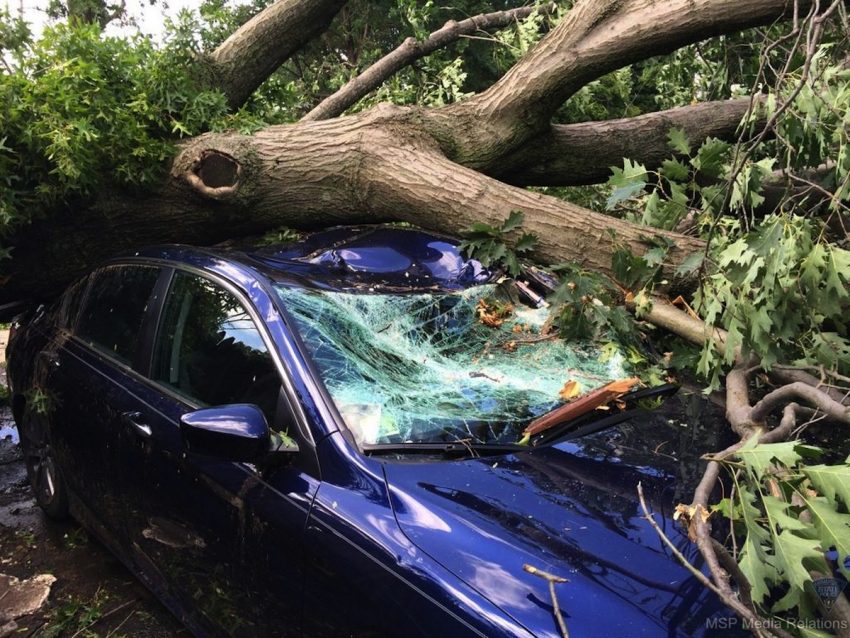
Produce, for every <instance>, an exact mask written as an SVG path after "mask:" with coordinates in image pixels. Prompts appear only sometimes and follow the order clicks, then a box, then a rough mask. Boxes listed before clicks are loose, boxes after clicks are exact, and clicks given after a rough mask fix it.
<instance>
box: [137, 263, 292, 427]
mask: <svg viewBox="0 0 850 638" xmlns="http://www.w3.org/2000/svg"><path fill="white" fill-rule="evenodd" d="M153 378H154V379H155V380H156V381H158V382H160V383H164V384H166V385H167V386H169V387H171V388H172V389H174V390H176V391H177V392H178V393H180V394H182V395H184V396H185V397H187V398H189V399H191V400H193V401H194V402H196V403H199V404H201V405H207V406H215V405H226V404H230V403H253V404H255V405H257V406H259V407H260V409H262V410H263V412H264V413H265V415H266V418H267V419H268V420H269V422H270V423H271V422H272V419H273V417H274V412H275V408H276V406H277V398H278V394H279V391H280V377H279V375H278V372H277V368H276V367H275V364H274V359H273V358H272V356H271V354H270V353H269V351H268V348H267V347H266V345H265V343H264V342H263V338H262V335H261V333H260V331H259V329H258V328H257V326H256V324H255V323H254V321H253V319H252V318H251V315H250V314H249V313H248V311H247V309H246V308H245V306H243V305H242V304H241V303H240V302H239V300H238V299H237V298H236V297H235V296H234V295H233V294H231V293H230V292H228V291H227V290H225V289H224V288H222V287H221V286H219V285H217V284H215V283H213V282H212V281H209V280H208V279H205V278H203V277H199V276H196V275H192V274H188V273H184V272H179V271H178V272H177V273H176V274H175V276H174V280H173V282H172V285H171V290H170V291H169V294H168V298H167V299H166V302H165V308H164V311H163V315H162V323H161V324H160V328H159V331H158V337H157V342H156V345H155V347H154V363H153Z"/></svg>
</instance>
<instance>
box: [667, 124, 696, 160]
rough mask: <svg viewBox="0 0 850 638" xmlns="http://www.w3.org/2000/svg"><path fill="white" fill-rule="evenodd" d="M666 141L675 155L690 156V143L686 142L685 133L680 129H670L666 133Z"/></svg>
mask: <svg viewBox="0 0 850 638" xmlns="http://www.w3.org/2000/svg"><path fill="white" fill-rule="evenodd" d="M667 140H668V142H669V144H670V148H672V149H673V150H674V151H676V152H677V153H681V154H682V155H690V154H691V143H690V141H688V136H687V135H686V134H685V131H684V130H683V129H680V128H671V129H670V131H669V132H668V133H667Z"/></svg>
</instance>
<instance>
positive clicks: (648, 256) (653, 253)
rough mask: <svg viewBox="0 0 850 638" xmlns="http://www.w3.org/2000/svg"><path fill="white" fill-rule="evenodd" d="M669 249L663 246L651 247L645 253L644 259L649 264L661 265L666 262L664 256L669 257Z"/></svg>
mask: <svg viewBox="0 0 850 638" xmlns="http://www.w3.org/2000/svg"><path fill="white" fill-rule="evenodd" d="M667 252H668V249H667V248H664V247H663V246H656V247H655V248H650V249H649V250H647V251H646V252H645V253H644V254H643V260H644V261H645V262H646V264H647V265H648V266H660V265H661V264H663V263H664V258H665V257H667Z"/></svg>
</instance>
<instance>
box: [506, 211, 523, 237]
mask: <svg viewBox="0 0 850 638" xmlns="http://www.w3.org/2000/svg"><path fill="white" fill-rule="evenodd" d="M524 219H525V213H523V212H521V211H518V210H512V211H511V213H510V215H508V218H507V219H506V220H505V221H504V222H502V228H501V231H502V233H509V232H511V231H512V230H516V229H517V228H519V227H520V226H522V222H523V220H524Z"/></svg>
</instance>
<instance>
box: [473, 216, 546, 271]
mask: <svg viewBox="0 0 850 638" xmlns="http://www.w3.org/2000/svg"><path fill="white" fill-rule="evenodd" d="M524 218H525V214H524V213H522V212H521V211H516V210H515V211H512V212H511V213H510V215H508V217H507V219H505V221H504V222H503V223H502V225H501V226H491V225H489V224H485V223H483V222H476V223H475V224H473V225H472V228H470V229H469V230H468V231H467V233H466V239H464V240H463V242H461V244H460V249H461V251H463V252H464V253H465V254H466V255H468V256H469V257H474V258H475V259H477V260H478V261H480V262H481V263H482V264H484V265H485V266H501V267H503V268H504V269H505V270H506V271H507V272H508V274H510V275H512V276H516V275H518V274H519V273H520V258H521V257H522V256H523V255H527V254H528V253H531V252H532V251H533V250H534V246H535V245H536V244H537V237H535V236H534V235H533V234H531V233H518V236H517V239H516V241H514V242H513V244H509V243H508V239H507V237H506V235H508V234H509V233H513V232H515V231H518V230H519V228H520V227H521V226H522V220H523V219H524Z"/></svg>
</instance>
